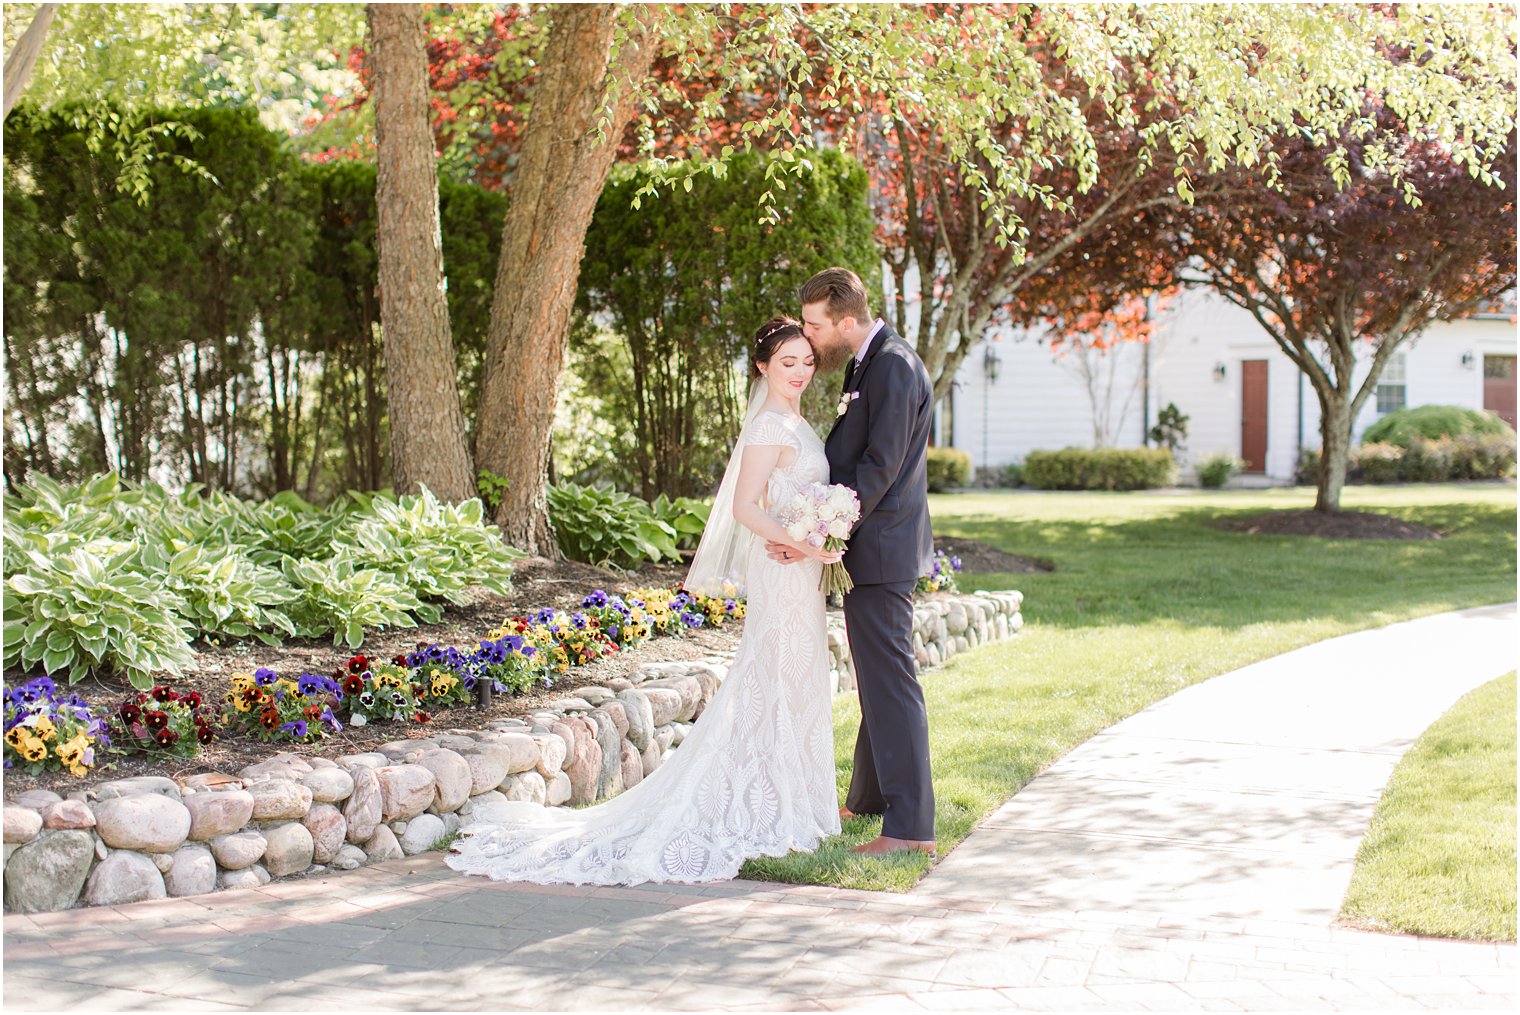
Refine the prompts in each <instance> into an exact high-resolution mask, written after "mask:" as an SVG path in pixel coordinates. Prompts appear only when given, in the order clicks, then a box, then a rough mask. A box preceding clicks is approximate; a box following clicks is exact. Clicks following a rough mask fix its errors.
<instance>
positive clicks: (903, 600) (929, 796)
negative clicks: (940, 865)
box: [844, 581, 934, 841]
mask: <svg viewBox="0 0 1520 1015" xmlns="http://www.w3.org/2000/svg"><path fill="white" fill-rule="evenodd" d="M915 584H916V583H915V582H913V581H903V582H890V583H887V584H883V585H857V586H855V588H854V589H852V590H851V591H850V592H849V593H848V594H847V595H846V596H845V597H844V620H845V630H846V633H847V634H848V636H849V639H850V657H851V659H852V660H853V661H854V664H855V683H856V690H857V691H858V693H859V694H860V714H861V721H860V734H859V736H858V737H857V738H856V740H855V771H854V774H853V775H852V776H851V778H850V791H849V793H848V794H846V796H845V806H846V807H848V808H849V809H850V810H851V811H853V812H855V813H856V814H880V815H882V823H881V834H882V835H888V836H891V837H893V838H896V839H914V840H918V841H927V840H930V839H933V838H934V785H933V783H932V782H931V781H930V779H929V716H928V713H927V711H926V710H925V708H924V689H923V687H922V686H921V685H920V684H919V682H918V666H917V664H916V663H915V661H914V659H913V586H914V585H915Z"/></svg>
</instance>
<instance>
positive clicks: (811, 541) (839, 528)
mask: <svg viewBox="0 0 1520 1015" xmlns="http://www.w3.org/2000/svg"><path fill="white" fill-rule="evenodd" d="M859 517H860V502H859V500H857V499H856V497H855V491H854V490H851V489H850V488H849V487H847V486H824V485H822V484H820V483H813V484H810V485H808V486H806V487H803V488H802V489H801V490H799V491H797V494H796V496H794V497H793V498H792V500H791V501H790V502H788V503H787V504H786V505H785V506H784V507H783V508H782V509H781V511H780V513H779V515H778V519H779V521H780V522H781V524H782V526H783V527H784V528H785V529H786V534H787V535H788V536H789V537H790V538H791V539H792V541H793V542H797V543H801V542H806V543H807V544H808V545H809V546H812V547H815V548H817V549H820V550H829V551H833V550H843V549H844V545H845V540H847V539H848V538H849V536H850V529H851V528H852V527H853V526H854V524H855V521H856V519H858V518H859ZM854 585H855V583H854V582H852V581H851V580H850V575H849V572H847V571H846V570H845V569H844V564H842V563H840V562H838V561H836V562H834V563H833V564H825V565H824V566H823V573H822V575H821V576H820V577H819V584H818V587H819V588H820V589H822V590H823V591H824V592H825V593H834V592H848V591H850V589H852V588H853V587H854Z"/></svg>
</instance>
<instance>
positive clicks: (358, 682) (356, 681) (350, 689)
mask: <svg viewBox="0 0 1520 1015" xmlns="http://www.w3.org/2000/svg"><path fill="white" fill-rule="evenodd" d="M362 690H364V678H363V677H361V676H359V674H357V673H350V674H349V675H348V676H347V677H345V678H344V680H343V693H344V694H358V693H359V692H360V691H362Z"/></svg>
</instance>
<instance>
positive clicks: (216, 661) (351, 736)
mask: <svg viewBox="0 0 1520 1015" xmlns="http://www.w3.org/2000/svg"><path fill="white" fill-rule="evenodd" d="M685 575H686V567H685V564H684V563H683V564H664V565H658V566H655V565H649V566H646V567H643V568H640V569H638V570H637V571H630V572H613V571H609V570H604V569H602V568H596V567H590V566H588V565H585V564H578V563H575V562H573V561H560V562H553V561H549V560H546V559H544V558H541V557H530V558H526V559H524V560H521V561H518V562H517V565H516V567H515V568H514V570H513V575H512V594H511V595H510V596H499V595H497V594H495V593H494V592H490V591H488V590H486V589H482V588H478V587H475V588H470V589H468V590H467V599H466V601H465V602H463V603H460V604H458V605H451V606H449V607H448V608H447V609H446V610H445V611H444V614H443V616H442V617H440V618H439V622H438V623H436V624H425V625H420V626H418V627H415V628H397V629H393V630H385V631H375V632H370V633H368V634H367V635H366V637H365V639H364V644H363V646H361V648H360V649H359V651H361V652H363V653H364V654H366V655H370V656H376V657H379V658H385V659H389V658H390V657H391V656H393V655H396V654H397V653H400V652H407V651H411V650H412V649H414V648H416V647H417V644H418V643H419V642H424V643H429V642H440V643H442V644H445V645H458V646H460V647H461V648H463V647H467V646H473V645H475V644H476V643H477V642H478V641H479V640H480V639H481V638H483V637H485V635H486V632H488V631H489V630H491V628H493V627H495V626H497V625H498V624H500V623H501V622H502V621H503V620H505V619H507V618H509V617H513V616H519V615H521V614H523V613H526V612H527V611H529V610H537V609H541V608H542V607H545V606H554V607H556V608H559V609H564V610H573V609H575V608H576V607H578V606H579V605H580V602H581V600H582V599H583V598H584V597H585V595H586V594H587V593H588V592H590V591H591V590H592V589H605V590H606V591H608V592H625V591H627V590H629V589H633V588H644V587H650V586H657V587H665V586H669V585H674V584H677V583H679V582H680V580H681V579H682V578H683V577H685ZM741 630H742V626H741V625H737V624H730V625H727V626H725V627H724V628H722V629H721V630H713V629H710V628H701V629H699V630H697V631H694V632H688V633H684V634H682V635H681V636H679V637H669V638H655V639H653V640H651V641H649V642H646V643H645V644H644V645H642V646H640V647H639V648H638V649H636V650H634V651H632V652H628V653H615V654H613V655H610V656H607V657H604V658H602V659H598V660H596V661H595V662H593V663H590V664H588V665H586V666H578V667H575V668H573V669H571V670H570V671H569V672H568V673H565V674H563V675H562V676H561V677H560V679H559V683H558V685H557V687H556V688H555V689H553V690H549V691H535V692H531V693H529V694H524V695H519V696H498V697H497V698H496V700H495V701H494V702H493V703H492V705H491V707H490V708H488V709H479V708H473V707H467V708H456V709H450V710H448V711H443V712H437V713H434V715H433V720H432V722H430V723H428V724H426V725H416V724H413V725H402V724H399V723H373V724H370V725H367V726H361V727H358V728H354V727H348V726H345V727H344V729H343V731H342V732H341V733H336V734H333V735H332V736H330V737H328V738H327V739H326V740H323V741H321V742H319V743H315V744H266V743H262V742H261V741H257V740H252V739H245V738H242V737H234V736H230V735H226V734H223V735H221V736H220V737H219V738H218V739H217V740H216V742H214V743H213V744H211V745H210V746H209V747H206V748H204V749H203V750H202V751H201V753H200V755H199V756H197V757H195V758H193V759H182V758H164V757H158V756H143V755H131V756H117V755H111V756H110V760H111V761H112V762H113V763H114V767H112V768H110V769H108V770H104V771H102V770H100V769H98V768H97V769H96V770H95V771H94V772H93V773H92V774H91V775H90V776H89V777H86V778H83V779H77V778H75V777H73V776H69V775H65V774H62V773H58V772H48V773H44V774H42V775H39V776H33V775H28V774H26V773H25V772H22V771H19V770H15V769H12V770H7V771H6V773H5V795H6V796H7V797H14V796H15V795H16V794H17V793H22V792H25V791H26V790H28V789H36V788H41V789H50V790H52V791H53V792H55V793H61V794H65V795H67V794H68V793H71V792H74V791H76V790H79V789H83V788H86V787H87V786H89V785H91V784H94V783H98V782H104V781H106V780H108V779H119V778H125V777H127V776H134V775H167V776H171V777H173V776H188V775H194V774H197V773H200V772H226V773H230V774H236V773H237V772H238V770H239V769H241V768H243V767H245V766H247V765H251V764H254V763H256V762H258V761H262V760H264V759H266V758H269V757H272V756H273V755H275V754H279V753H282V752H288V753H292V754H304V755H308V756H310V755H320V756H322V757H327V758H333V757H337V756H339V755H342V754H357V753H360V752H363V751H369V750H373V749H374V748H376V747H378V746H379V745H380V744H383V743H388V742H390V741H392V740H402V739H407V738H415V737H425V736H428V735H429V734H430V733H434V732H439V731H443V730H448V729H451V728H469V729H479V728H481V727H483V726H484V725H485V724H486V723H488V722H491V721H493V720H496V719H505V718H509V717H513V716H525V715H527V714H528V713H529V712H531V711H533V710H534V709H535V708H538V707H540V706H541V705H543V704H544V703H545V702H547V701H550V700H552V699H554V698H562V697H564V696H565V695H566V693H567V692H569V691H571V690H573V689H575V688H577V687H584V686H586V685H588V684H596V683H601V682H604V681H606V680H609V679H611V678H613V677H619V676H625V675H627V674H628V673H629V672H631V671H632V670H634V669H636V668H637V667H638V666H640V665H643V664H644V663H651V662H665V661H671V660H679V659H703V658H707V657H709V656H713V655H717V654H720V653H723V652H728V651H731V650H732V649H733V648H734V647H735V646H736V645H737V644H738V641H739V634H740V631H741ZM194 648H195V649H196V652H197V655H196V659H195V662H194V663H193V664H192V665H191V666H190V667H189V668H187V669H186V671H185V674H184V676H183V677H181V678H179V679H176V680H172V681H170V686H172V687H173V688H174V689H175V690H176V691H180V692H188V691H199V692H200V694H201V697H202V699H203V700H205V701H206V702H208V704H209V705H210V707H213V708H217V709H219V708H220V707H221V702H222V700H223V698H224V697H225V695H226V693H227V687H228V683H227V682H228V679H229V677H230V676H231V675H232V674H233V673H237V672H251V671H253V670H254V669H255V668H257V667H260V666H268V667H270V668H271V669H274V670H275V671H277V672H279V673H280V674H282V675H286V676H299V675H300V674H302V673H308V672H311V673H331V672H332V671H333V670H335V669H338V668H339V667H341V666H343V665H344V664H345V663H346V662H347V660H348V658H349V656H351V655H352V654H353V652H352V651H350V650H349V649H348V648H347V646H338V647H334V646H333V645H332V643H331V642H330V641H326V640H310V639H295V640H291V641H288V642H286V643H285V644H284V645H281V646H278V647H268V646H265V645H263V644H261V643H259V642H249V643H238V644H223V645H208V644H205V643H204V642H201V641H197V642H196V643H195V645H194ZM19 679H21V678H20V677H19V676H18V675H16V674H9V673H8V674H6V680H7V682H9V681H11V680H19ZM74 690H76V691H78V692H79V693H80V694H82V695H83V696H84V697H85V698H86V700H88V701H89V702H90V703H91V704H92V705H96V706H98V709H97V710H98V711H109V710H110V709H111V708H114V706H115V704H116V703H117V702H119V701H120V700H121V699H122V698H123V697H125V696H126V695H127V694H128V693H135V692H134V691H133V689H132V688H131V687H130V685H128V684H127V683H126V682H125V681H122V680H108V679H107V680H102V679H97V678H86V679H85V680H82V681H80V682H79V683H78V684H76V685H75V686H74Z"/></svg>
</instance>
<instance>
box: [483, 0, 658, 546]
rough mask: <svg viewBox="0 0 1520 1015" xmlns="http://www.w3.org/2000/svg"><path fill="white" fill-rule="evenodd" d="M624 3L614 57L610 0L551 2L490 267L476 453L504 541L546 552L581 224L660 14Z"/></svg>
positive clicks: (628, 112)
mask: <svg viewBox="0 0 1520 1015" xmlns="http://www.w3.org/2000/svg"><path fill="white" fill-rule="evenodd" d="M631 13H632V14H633V16H634V17H635V18H637V19H638V21H637V24H636V26H635V27H633V28H632V30H631V31H630V33H629V35H628V37H627V38H626V39H625V40H624V42H623V43H622V44H621V46H620V47H619V50H618V59H617V61H616V64H615V65H612V64H611V61H610V57H611V49H612V41H613V29H614V27H615V25H616V22H617V19H618V16H619V10H618V8H617V7H615V6H613V5H611V4H583V5H569V4H566V5H562V6H560V7H558V8H556V10H555V15H554V25H553V28H552V29H551V30H550V35H549V41H548V44H547V47H546V51H545V53H544V59H543V62H542V64H541V65H540V77H539V81H538V85H537V87H536V89H535V90H534V93H533V104H532V107H531V109H530V111H529V113H528V121H527V123H526V125H525V127H524V131H523V146H522V155H521V158H520V160H519V162H518V167H517V171H516V174H515V175H514V176H513V180H512V204H511V207H510V208H509V209H508V210H507V216H506V222H505V224H504V225H503V228H502V244H501V257H500V259H499V260H498V262H497V267H496V288H495V295H494V298H493V300H492V304H491V325H490V330H489V332H488V334H487V339H486V362H485V374H484V377H483V378H482V381H481V388H480V414H479V418H478V420H477V424H476V436H475V458H476V461H477V463H478V464H479V465H480V467H481V468H482V469H488V470H490V471H491V472H493V473H495V474H497V475H499V476H502V477H504V478H505V479H506V480H507V484H508V485H507V489H506V490H505V492H504V493H503V494H502V498H501V503H500V504H499V505H498V507H497V509H496V521H497V523H498V524H500V525H501V526H502V528H503V529H504V530H505V532H506V538H507V542H509V543H511V544H512V545H513V546H516V547H518V548H519V549H522V550H525V551H527V552H528V553H537V554H543V555H545V556H551V557H557V556H558V555H559V549H558V547H557V546H556V544H555V540H554V530H553V528H552V527H551V526H550V524H549V513H548V505H547V501H546V499H545V493H544V477H545V473H546V470H547V468H548V461H549V450H550V437H551V434H552V431H553V427H554V404H555V398H556V395H557V394H558V389H559V374H560V369H561V367H562V366H563V364H564V359H565V342H566V338H567V336H568V334H569V330H570V311H571V305H572V303H573V302H574V299H575V288H576V283H577V281H578V278H579V275H580V264H581V256H582V254H584V253H585V247H586V228H587V226H589V225H590V223H591V213H592V211H593V210H594V209H595V208H596V202H597V198H598V197H600V196H601V193H602V186H603V184H604V183H605V182H606V180H607V170H608V169H609V168H610V167H611V165H612V160H613V157H614V156H615V155H616V153H617V144H618V140H619V138H621V136H622V134H623V128H624V126H626V124H627V123H628V121H629V119H631V117H632V115H633V110H634V106H633V102H632V93H633V90H634V89H633V83H634V82H636V81H638V80H639V79H641V78H643V77H644V75H645V74H646V73H647V72H648V69H649V64H650V59H651V54H652V51H653V45H652V41H653V40H652V39H651V38H650V33H649V31H648V28H649V25H650V24H651V22H652V20H653V19H654V18H658V17H660V16H661V15H660V10H659V8H658V7H657V6H654V5H649V6H641V7H638V8H636V9H633V10H632V12H631ZM611 81H620V82H621V83H622V86H621V88H620V91H619V96H620V99H619V101H618V104H617V106H616V108H615V109H614V110H613V115H612V117H611V120H610V122H609V123H607V124H606V128H607V129H606V133H605V136H603V137H600V138H599V137H598V136H597V135H596V133H595V131H596V127H597V122H598V119H599V118H600V115H601V112H602V106H603V104H604V102H605V101H606V99H607V96H608V85H609V82H611Z"/></svg>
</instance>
